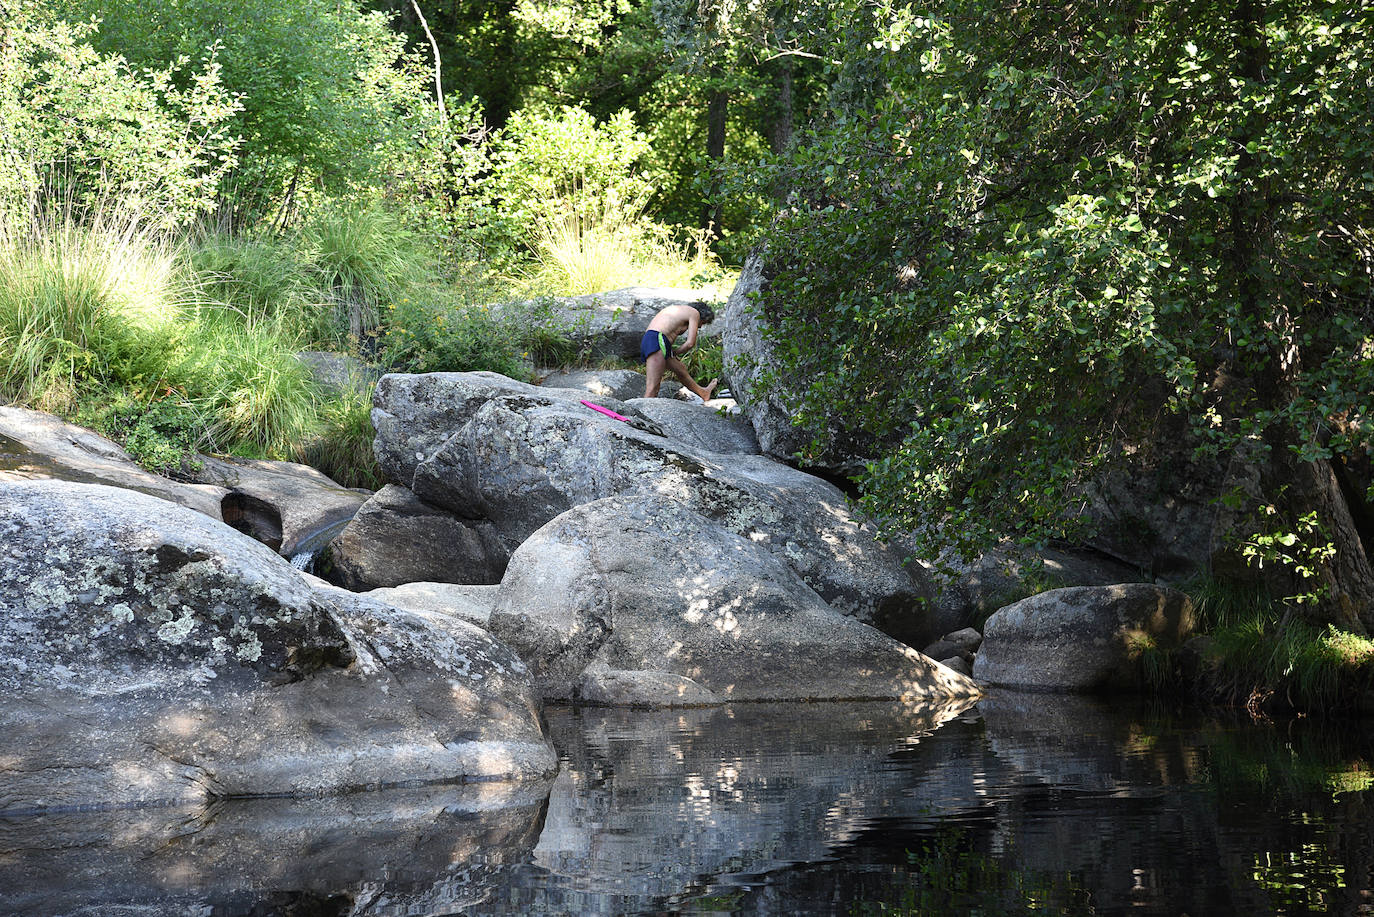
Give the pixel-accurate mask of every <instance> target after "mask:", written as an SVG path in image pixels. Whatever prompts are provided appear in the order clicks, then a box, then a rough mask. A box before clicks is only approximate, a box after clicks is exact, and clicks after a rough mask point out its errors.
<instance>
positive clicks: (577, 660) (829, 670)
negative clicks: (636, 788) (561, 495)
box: [490, 496, 978, 706]
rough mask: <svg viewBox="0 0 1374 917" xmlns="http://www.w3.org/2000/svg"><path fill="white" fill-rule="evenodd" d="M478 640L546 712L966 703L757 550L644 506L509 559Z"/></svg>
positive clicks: (927, 665) (961, 684)
mask: <svg viewBox="0 0 1374 917" xmlns="http://www.w3.org/2000/svg"><path fill="white" fill-rule="evenodd" d="M490 629H491V632H492V633H493V634H494V635H496V636H497V637H499V638H500V639H502V640H504V641H505V642H507V643H508V644H509V645H510V646H512V647H513V648H515V650H516V652H518V653H519V654H520V656H521V658H523V659H524V660H525V661H526V663H527V664H528V665H529V666H530V669H531V672H532V673H533V675H534V677H535V679H536V682H537V683H538V685H539V686H540V689H541V690H542V692H543V694H544V696H545V697H546V698H552V699H559V700H581V701H588V702H597V703H609V704H644V705H650V706H670V705H694V704H709V703H719V702H724V701H730V700H841V699H858V698H873V699H876V698H906V699H912V698H932V697H957V696H973V695H976V694H977V693H978V689H977V687H976V686H975V685H974V684H973V683H972V682H970V681H969V680H968V679H966V678H964V677H963V676H960V675H957V674H956V673H953V672H951V671H949V670H948V669H945V668H943V667H941V666H939V665H937V664H936V663H934V662H933V661H931V660H929V659H927V658H925V657H924V656H921V655H920V654H919V653H917V652H916V651H914V650H912V649H910V648H909V647H907V646H904V645H902V644H900V643H898V642H897V641H895V640H893V639H892V638H890V637H888V636H886V635H884V634H882V633H880V632H878V631H877V630H874V629H873V628H871V627H868V626H867V625H864V624H861V623H860V622H858V621H856V620H854V619H853V618H851V617H847V616H845V615H842V614H840V613H839V612H837V611H835V610H834V609H832V608H831V607H830V606H829V605H827V604H826V603H825V602H824V601H822V599H821V598H820V596H818V595H817V594H816V593H815V591H813V590H812V589H811V588H810V587H808V586H807V585H806V584H805V583H804V582H802V580H801V578H800V577H799V576H797V574H796V573H795V572H793V570H792V569H791V568H790V567H789V566H787V565H786V564H785V563H783V562H782V560H781V559H780V558H779V557H778V556H775V555H774V554H773V553H772V552H770V551H769V550H768V549H767V548H766V547H765V546H764V545H762V544H760V543H758V542H756V541H754V540H752V539H750V538H749V537H747V536H746V535H744V534H740V533H738V532H735V531H732V530H731V529H730V528H728V527H727V526H725V525H722V524H720V523H718V522H715V521H712V520H711V519H708V518H706V517H705V516H703V515H701V514H700V513H698V512H695V511H693V510H691V509H688V508H687V507H684V506H681V505H676V504H668V503H665V501H663V500H660V499H656V498H654V497H652V496H636V497H623V498H622V497H610V498H607V499H603V500H597V501H595V502H593V503H589V504H586V505H583V506H578V507H576V508H574V509H571V510H569V511H567V512H565V513H563V514H562V515H560V516H558V517H557V518H556V519H554V520H553V521H551V522H549V523H548V524H547V525H545V526H544V527H542V528H541V529H539V531H538V532H536V533H534V534H533V535H532V536H531V537H530V538H529V539H528V540H527V541H526V542H525V543H524V544H523V545H522V546H521V547H520V549H519V550H518V551H516V552H515V554H514V555H513V556H512V558H511V564H510V568H509V569H508V571H507V573H506V577H505V579H504V580H503V581H502V583H501V590H500V592H499V593H498V594H497V601H496V605H495V607H494V608H493V609H492V613H491V619H490Z"/></svg>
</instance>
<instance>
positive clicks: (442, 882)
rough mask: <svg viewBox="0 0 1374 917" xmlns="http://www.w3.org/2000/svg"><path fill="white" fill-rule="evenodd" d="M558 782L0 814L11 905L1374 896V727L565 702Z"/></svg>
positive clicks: (269, 908)
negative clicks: (188, 807)
mask: <svg viewBox="0 0 1374 917" xmlns="http://www.w3.org/2000/svg"><path fill="white" fill-rule="evenodd" d="M548 722H549V728H550V731H551V733H552V735H553V737H554V740H555V742H556V744H557V745H558V747H559V749H560V751H561V752H562V754H563V769H562V772H561V773H560V775H559V776H558V778H557V779H556V780H555V781H553V782H552V783H551V784H542V785H539V786H534V787H523V788H511V787H504V786H496V785H485V786H469V787H456V788H454V787H450V788H441V789H426V790H407V791H393V792H383V793H370V794H359V795H356V796H351V797H345V798H341V799H332V800H310V801H283V800H257V801H244V802H226V803H222V804H219V805H217V806H214V807H212V808H211V809H209V810H197V811H181V810H152V811H146V810H145V811H140V812H105V813H86V814H72V815H63V816H60V817H59V816H45V817H40V818H28V819H19V820H13V821H8V822H5V821H0V912H3V913H13V914H35V915H40V914H49V915H55V914H82V915H96V914H110V915H140V917H143V915H162V914H168V915H170V914H178V915H192V914H194V915H198V917H228V915H268V914H282V915H299V917H305V915H347V914H356V915H362V914H369V915H371V914H377V915H402V914H405V915H415V914H677V913H684V914H776V915H794V914H846V915H848V914H853V915H868V914H932V915H936V914H986V915H995V914H1026V913H1045V914H1133V915H1134V914H1167V915H1180V914H1188V915H1192V917H1204V915H1226V914H1240V915H1265V914H1350V915H1357V914H1374V879H1372V878H1371V872H1372V871H1374V824H1372V822H1374V818H1371V816H1374V805H1372V803H1374V796H1372V795H1371V790H1370V786H1371V785H1372V784H1374V737H1371V734H1370V731H1369V728H1368V726H1369V724H1368V723H1363V722H1348V721H1347V722H1343V723H1340V724H1334V725H1333V724H1323V723H1319V722H1313V721H1311V720H1298V721H1293V722H1283V723H1269V724H1259V725H1257V724H1253V723H1250V722H1249V721H1247V720H1245V719H1243V718H1217V717H1210V718H1209V717H1201V716H1183V717H1179V716H1169V715H1165V714H1162V713H1159V712H1157V711H1154V712H1152V711H1150V710H1147V709H1140V708H1136V707H1132V706H1128V705H1123V704H1115V705H1111V704H1103V703H1099V702H1091V701H1085V700H1078V699H1066V698H1057V697H1046V696H1036V695H1013V694H1003V695H995V696H993V697H991V698H989V699H986V700H984V701H983V702H981V703H980V704H978V705H977V706H975V707H970V708H968V709H966V710H963V711H957V710H943V711H933V710H927V711H912V710H908V709H904V708H901V707H899V706H894V705H887V704H843V705H841V704H822V705H767V706H760V705H739V706H735V707H733V708H720V709H712V710H694V711H686V712H643V711H605V710H585V711H581V712H575V711H571V710H563V709H554V710H550V711H549V713H548Z"/></svg>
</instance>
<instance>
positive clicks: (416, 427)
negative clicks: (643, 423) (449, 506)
mask: <svg viewBox="0 0 1374 917" xmlns="http://www.w3.org/2000/svg"><path fill="white" fill-rule="evenodd" d="M503 395H504V396H518V397H523V398H528V399H530V400H531V401H533V402H535V403H546V402H550V401H559V402H567V403H570V404H578V403H579V402H580V401H581V400H583V399H587V398H588V393H587V392H585V391H582V390H580V389H573V388H543V387H540V386H537V385H530V384H529V383H526V382H517V381H516V380H514V379H507V378H506V377H505V376H502V375H500V374H498V373H488V372H479V373H424V374H421V375H409V374H404V373H393V374H389V375H386V376H383V377H382V378H381V380H380V381H379V382H378V383H377V388H376V389H375V390H374V391H373V393H372V404H373V408H372V426H373V428H375V429H376V431H377V438H376V440H375V441H374V442H373V452H375V453H376V456H377V464H378V465H379V466H380V467H381V469H382V473H383V474H384V475H386V478H387V480H388V481H391V482H392V483H395V484H400V485H402V486H404V487H409V486H410V485H411V482H412V480H413V479H414V477H415V469H416V467H417V466H418V465H419V464H420V463H421V462H423V461H424V460H425V459H427V458H429V457H430V456H431V455H433V454H434V453H435V452H436V451H438V450H439V448H440V447H441V446H443V445H444V443H445V442H447V441H448V439H449V437H451V436H452V435H453V434H454V433H456V432H457V431H458V430H459V429H461V428H462V427H463V425H464V424H466V423H467V422H468V421H469V420H470V419H471V418H472V415H473V414H475V413H477V410H478V409H479V408H481V407H482V405H484V404H486V403H487V402H488V401H490V400H491V399H493V398H496V397H500V396H503ZM591 400H594V401H595V403H597V404H600V405H603V406H604V407H608V408H610V409H611V410H613V411H616V412H617V413H621V414H624V413H625V410H624V407H625V406H624V404H622V403H621V402H619V401H616V400H614V399H611V398H605V397H598V398H596V399H591ZM584 410H585V409H584Z"/></svg>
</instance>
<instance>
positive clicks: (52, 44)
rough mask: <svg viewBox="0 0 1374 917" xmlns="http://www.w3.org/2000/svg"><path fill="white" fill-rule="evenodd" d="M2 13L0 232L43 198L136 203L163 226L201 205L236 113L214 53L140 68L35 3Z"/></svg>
mask: <svg viewBox="0 0 1374 917" xmlns="http://www.w3.org/2000/svg"><path fill="white" fill-rule="evenodd" d="M0 17H3V23H2V24H0V199H3V206H4V210H5V213H4V216H5V217H7V218H9V219H8V221H7V222H5V223H4V224H0V228H3V229H4V230H7V231H8V232H10V233H12V232H14V231H15V230H16V228H17V226H16V223H15V218H16V217H22V218H24V219H25V220H27V219H29V218H33V217H37V216H38V215H39V213H40V211H41V210H42V209H44V207H45V204H46V201H47V200H48V199H49V198H51V197H53V196H57V197H58V198H60V199H62V200H61V203H62V204H64V205H66V206H72V207H78V208H79V207H84V206H89V205H92V204H95V203H96V202H97V201H98V200H99V199H100V198H102V197H107V196H112V195H113V196H119V197H121V198H123V199H125V200H126V201H128V200H137V201H138V202H139V203H140V204H141V205H142V207H143V209H144V213H143V216H144V218H145V219H157V220H164V221H169V222H184V221H185V220H188V219H190V218H191V217H193V216H194V215H195V214H197V213H199V212H202V211H203V210H205V209H206V208H207V207H209V206H211V204H212V202H213V199H214V195H215V192H216V189H217V187H218V185H219V183H220V182H221V180H222V179H223V178H224V177H225V175H226V173H227V172H228V170H229V169H230V168H231V167H232V166H233V164H234V161H235V160H234V152H235V140H234V137H233V135H232V133H231V131H230V128H229V122H230V120H231V119H232V117H233V116H234V114H235V112H236V110H237V103H236V102H235V101H234V99H233V98H232V97H231V96H230V95H229V94H228V93H227V92H226V91H225V90H224V89H223V87H222V85H221V82H220V73H219V66H218V63H217V62H216V61H215V60H214V59H213V58H210V59H208V60H206V61H205V62H204V64H203V66H201V67H200V68H198V69H196V68H191V67H189V66H188V65H187V64H186V63H185V62H184V61H177V62H171V63H169V64H168V65H166V66H164V67H162V68H158V69H154V70H143V71H138V70H135V69H134V68H133V67H131V66H130V65H129V64H128V62H126V61H125V60H124V58H122V57H120V56H119V55H107V54H100V53H99V52H97V51H96V50H95V49H93V48H92V47H91V46H90V45H89V44H88V43H87V42H86V39H87V38H88V37H89V35H90V31H91V30H90V29H89V27H86V26H72V25H68V24H66V23H63V22H60V21H58V20H56V19H54V18H53V17H52V16H51V15H50V11H48V10H47V9H46V8H44V7H41V6H36V5H34V4H30V3H26V2H14V0H10V2H7V3H0ZM20 231H22V230H20Z"/></svg>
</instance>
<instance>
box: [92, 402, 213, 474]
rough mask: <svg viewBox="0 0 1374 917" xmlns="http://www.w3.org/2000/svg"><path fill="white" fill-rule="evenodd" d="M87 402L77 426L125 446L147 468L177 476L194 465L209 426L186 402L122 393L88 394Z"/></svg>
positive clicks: (135, 459)
mask: <svg viewBox="0 0 1374 917" xmlns="http://www.w3.org/2000/svg"><path fill="white" fill-rule="evenodd" d="M84 402H85V403H84V404H83V406H82V409H81V410H80V411H78V412H77V416H76V420H77V422H78V423H80V424H82V425H84V426H87V427H90V428H91V429H93V430H96V431H98V432H100V433H102V434H104V435H105V436H107V437H109V438H110V439H113V440H115V441H116V442H118V443H120V444H122V445H123V446H124V448H125V449H126V450H127V451H128V453H129V455H130V456H131V457H132V458H133V459H134V461H136V462H138V463H139V464H140V465H142V466H143V467H144V468H147V469H149V470H150V471H156V472H158V473H161V474H170V475H173V476H175V475H176V474H177V473H179V472H180V470H181V469H182V468H183V467H184V466H185V465H186V464H187V463H188V462H191V461H194V459H193V455H194V453H195V452H196V451H197V448H198V446H199V445H200V440H201V436H202V432H203V430H204V426H205V425H204V422H203V420H202V418H201V416H200V414H199V413H198V412H197V411H196V410H195V409H194V408H193V407H192V406H191V405H190V404H189V403H187V402H186V401H184V400H181V399H179V398H175V397H169V398H165V399H163V400H160V401H153V402H147V401H144V400H142V399H140V398H138V397H136V396H135V395H134V394H133V393H131V392H130V391H128V390H120V391H118V392H116V393H115V394H114V395H113V396H103V395H102V394H101V393H88V394H87V397H86V398H85V399H84Z"/></svg>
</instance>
